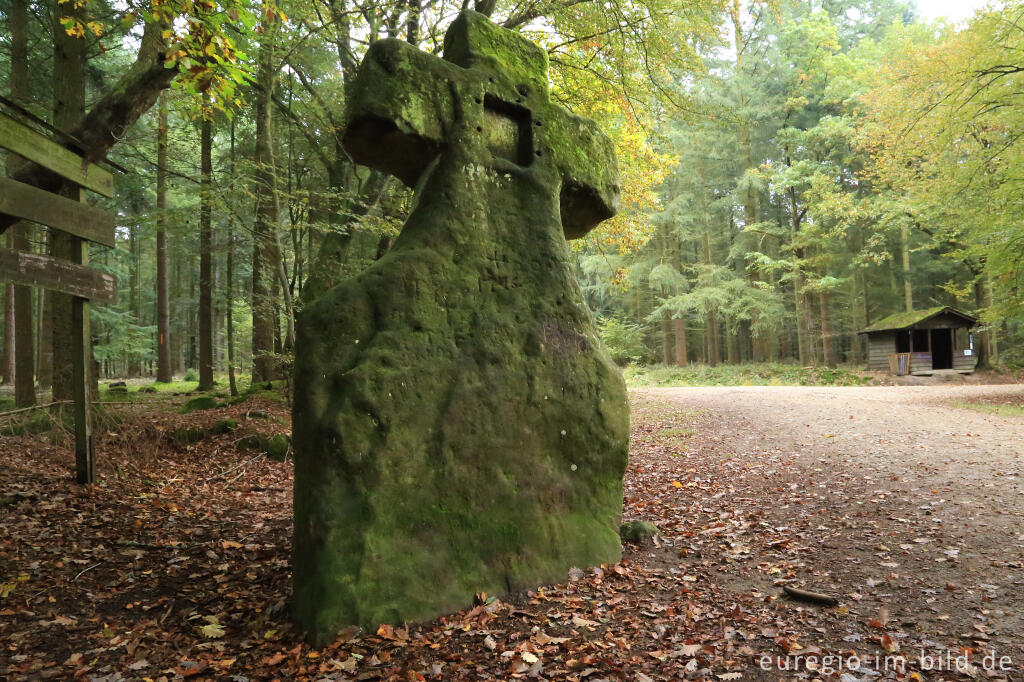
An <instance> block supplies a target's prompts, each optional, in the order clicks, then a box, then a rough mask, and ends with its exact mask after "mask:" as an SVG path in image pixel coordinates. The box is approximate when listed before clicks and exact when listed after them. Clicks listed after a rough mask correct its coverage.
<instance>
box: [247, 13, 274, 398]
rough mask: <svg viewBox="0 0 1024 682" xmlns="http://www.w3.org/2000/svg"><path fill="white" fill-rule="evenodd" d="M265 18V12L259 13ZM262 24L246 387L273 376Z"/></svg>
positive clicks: (268, 66)
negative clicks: (249, 379) (249, 367)
mask: <svg viewBox="0 0 1024 682" xmlns="http://www.w3.org/2000/svg"><path fill="white" fill-rule="evenodd" d="M264 16H266V14H265V15H264ZM270 21H271V20H265V21H264V24H263V29H264V30H263V44H262V45H261V46H260V55H259V63H258V65H257V75H256V96H255V115H256V150H255V166H256V168H255V171H254V179H255V182H256V187H255V191H256V208H255V214H256V219H255V224H254V226H253V253H252V362H253V367H252V383H253V384H256V383H259V382H265V381H270V380H271V379H273V378H274V375H275V370H274V367H275V364H276V363H275V360H274V328H275V324H274V318H275V314H274V313H275V310H276V306H275V305H274V301H273V291H274V282H275V280H277V279H278V275H277V273H276V269H277V260H278V258H279V257H278V256H277V254H275V249H274V246H275V240H274V235H273V232H272V231H273V230H275V229H277V219H278V216H277V200H276V194H277V180H276V172H275V169H274V153H273V138H272V136H273V130H272V125H273V121H272V112H273V109H272V100H271V96H272V94H273V90H274V78H275V74H274V69H273V37H272V36H271V35H270V34H271V30H270V27H269V25H268V24H269V23H270Z"/></svg>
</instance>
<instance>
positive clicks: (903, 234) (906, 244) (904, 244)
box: [900, 225, 914, 313]
mask: <svg viewBox="0 0 1024 682" xmlns="http://www.w3.org/2000/svg"><path fill="white" fill-rule="evenodd" d="M900 254H901V256H902V258H903V304H904V306H905V307H906V310H907V312H908V313H909V312H911V311H912V310H913V309H914V292H913V290H912V289H911V287H910V228H909V227H907V226H906V225H904V226H903V227H902V228H901V229H900Z"/></svg>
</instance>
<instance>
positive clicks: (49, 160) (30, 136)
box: [0, 113, 114, 197]
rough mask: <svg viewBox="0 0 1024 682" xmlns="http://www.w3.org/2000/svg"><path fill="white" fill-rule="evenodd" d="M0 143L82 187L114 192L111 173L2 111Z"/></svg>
mask: <svg viewBox="0 0 1024 682" xmlns="http://www.w3.org/2000/svg"><path fill="white" fill-rule="evenodd" d="M0 147H3V148H4V149H9V150H11V151H12V152H14V153H15V154H18V155H20V156H23V157H25V158H26V159H28V160H29V161H34V162H36V163H38V164H39V165H40V166H45V167H46V168H49V169H50V170H52V171H53V172H54V173H57V174H59V175H61V176H63V177H65V178H67V179H68V180H71V181H72V182H74V183H76V184H78V185H81V186H82V187H85V188H86V189H91V190H92V191H93V192H98V193H99V194H102V195H103V196H105V197H112V196H114V177H113V176H112V175H111V174H110V173H108V172H107V171H105V170H103V169H102V168H100V167H99V166H97V165H95V164H91V163H83V162H82V158H81V157H80V156H78V155H77V154H75V153H74V152H71V151H68V150H67V149H65V148H64V147H61V146H60V145H59V144H57V143H56V142H54V141H52V140H51V139H50V138H48V137H46V136H45V135H41V134H39V133H37V132H36V131H34V130H32V129H31V128H27V127H25V126H23V125H21V124H20V123H18V122H17V121H15V120H14V119H12V118H10V117H9V116H7V115H5V114H2V113H0Z"/></svg>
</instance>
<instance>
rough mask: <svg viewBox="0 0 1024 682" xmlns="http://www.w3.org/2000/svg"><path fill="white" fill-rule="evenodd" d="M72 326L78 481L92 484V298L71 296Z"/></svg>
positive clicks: (72, 389) (93, 463)
mask: <svg viewBox="0 0 1024 682" xmlns="http://www.w3.org/2000/svg"><path fill="white" fill-rule="evenodd" d="M71 329H72V333H73V334H74V346H73V349H72V350H73V353H74V355H73V363H74V366H73V371H74V378H73V379H72V384H71V391H72V394H73V397H74V401H75V480H77V481H78V482H79V483H92V482H93V481H94V479H95V470H94V465H95V458H94V456H93V449H92V429H91V426H90V424H89V415H90V414H91V409H90V407H91V406H90V405H89V366H90V365H91V364H92V338H91V335H90V331H89V301H88V300H87V299H84V298H78V297H77V296H76V297H75V298H73V299H71Z"/></svg>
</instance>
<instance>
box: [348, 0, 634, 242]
mask: <svg viewBox="0 0 1024 682" xmlns="http://www.w3.org/2000/svg"><path fill="white" fill-rule="evenodd" d="M547 73H548V57H547V54H546V53H545V52H544V51H543V50H542V49H540V48H539V47H538V46H537V45H535V44H533V43H532V42H530V41H529V40H527V39H525V38H523V37H522V36H521V35H519V34H518V33H515V32H513V31H509V30H507V29H503V28H501V27H499V26H496V25H495V24H493V23H492V22H491V21H489V20H488V19H487V17H485V16H484V15H482V14H478V13H476V12H472V11H467V12H463V13H462V14H461V15H460V16H459V18H458V19H456V20H455V22H454V23H453V24H452V25H451V27H449V29H448V32H447V34H446V35H445V40H444V59H438V58H437V57H434V56H432V55H429V54H427V53H425V52H421V51H420V50H417V49H416V48H415V47H413V46H412V45H410V44H408V43H406V42H402V41H400V40H394V39H390V40H382V41H379V42H377V43H374V44H373V45H372V46H371V47H370V49H369V51H368V52H367V55H366V58H365V59H364V61H363V64H362V67H361V69H360V73H359V77H358V81H357V83H356V84H355V87H354V88H353V93H354V94H353V99H352V101H351V102H350V103H349V109H348V112H349V113H348V121H349V123H348V129H347V131H346V134H345V138H344V142H345V146H346V148H347V149H348V151H349V153H350V154H351V155H352V158H353V159H354V160H355V161H356V162H358V163H362V164H365V165H367V166H371V167H373V168H377V169H378V170H382V171H385V172H388V173H391V174H392V175H395V176H397V177H398V178H400V179H401V180H402V181H403V182H404V183H406V184H407V185H409V186H415V185H416V183H417V181H418V180H419V178H420V177H421V175H422V174H423V172H424V171H425V170H426V169H427V168H428V167H429V166H430V164H431V162H432V161H434V159H435V158H437V156H438V155H439V154H442V153H444V151H445V149H446V148H447V147H451V146H454V145H460V146H462V147H463V148H466V149H470V150H476V151H477V152H478V153H477V154H476V156H478V157H483V158H478V159H476V160H477V162H480V163H484V164H486V165H488V166H493V164H491V163H488V161H490V160H494V161H495V162H497V163H498V166H499V167H504V164H501V161H500V160H504V161H506V162H508V163H511V164H514V165H515V166H518V167H519V168H521V169H538V171H539V172H538V173H537V175H547V176H549V177H548V179H547V182H550V183H558V184H559V186H560V213H561V218H562V227H563V229H564V231H565V237H566V238H567V239H576V238H578V237H582V236H583V235H585V234H586V233H587V232H589V231H590V230H591V229H593V228H594V227H595V226H596V225H597V224H598V223H600V222H602V221H604V220H607V219H608V218H610V217H612V216H613V215H614V214H615V212H616V210H617V208H618V200H619V185H618V182H619V173H618V165H617V163H616V159H615V150H614V147H613V145H612V142H611V140H610V139H609V138H608V137H607V136H606V135H605V134H604V133H602V132H601V131H600V130H599V129H598V127H597V125H596V124H595V123H594V122H593V121H591V120H590V119H585V118H581V117H579V116H574V115H572V114H570V113H569V112H567V111H566V110H565V109H563V108H562V107H560V106H558V105H557V104H554V103H552V102H550V101H549V99H548V75H547ZM481 152H482V153H481ZM487 157H490V159H488V158H487Z"/></svg>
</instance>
